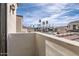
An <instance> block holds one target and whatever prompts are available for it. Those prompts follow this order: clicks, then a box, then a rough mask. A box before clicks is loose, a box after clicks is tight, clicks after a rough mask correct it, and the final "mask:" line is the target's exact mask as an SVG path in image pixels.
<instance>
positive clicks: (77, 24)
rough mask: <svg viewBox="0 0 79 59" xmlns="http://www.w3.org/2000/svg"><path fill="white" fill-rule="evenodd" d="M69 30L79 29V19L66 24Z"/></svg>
mask: <svg viewBox="0 0 79 59" xmlns="http://www.w3.org/2000/svg"><path fill="white" fill-rule="evenodd" d="M68 29H69V31H79V21H73V22H70V23H69V24H68Z"/></svg>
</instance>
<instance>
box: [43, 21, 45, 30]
mask: <svg viewBox="0 0 79 59" xmlns="http://www.w3.org/2000/svg"><path fill="white" fill-rule="evenodd" d="M42 24H43V31H44V25H45V22H44V21H43V22H42Z"/></svg>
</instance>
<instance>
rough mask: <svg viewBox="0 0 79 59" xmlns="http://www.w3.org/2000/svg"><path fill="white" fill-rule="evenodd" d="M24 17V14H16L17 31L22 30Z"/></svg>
mask: <svg viewBox="0 0 79 59" xmlns="http://www.w3.org/2000/svg"><path fill="white" fill-rule="evenodd" d="M22 19H23V16H20V15H17V16H16V32H22Z"/></svg>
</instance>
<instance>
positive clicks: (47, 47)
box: [7, 32, 79, 56]
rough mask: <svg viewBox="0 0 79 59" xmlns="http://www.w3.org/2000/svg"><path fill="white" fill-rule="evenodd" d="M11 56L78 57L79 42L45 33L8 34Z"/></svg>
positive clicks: (8, 51) (8, 48)
mask: <svg viewBox="0 0 79 59" xmlns="http://www.w3.org/2000/svg"><path fill="white" fill-rule="evenodd" d="M7 53H8V55H9V56H11V55H12V56H75V55H76V56H77V55H79V42H76V41H71V40H68V39H64V38H59V37H55V36H53V35H48V34H44V33H39V32H36V33H10V34H8V41H7Z"/></svg>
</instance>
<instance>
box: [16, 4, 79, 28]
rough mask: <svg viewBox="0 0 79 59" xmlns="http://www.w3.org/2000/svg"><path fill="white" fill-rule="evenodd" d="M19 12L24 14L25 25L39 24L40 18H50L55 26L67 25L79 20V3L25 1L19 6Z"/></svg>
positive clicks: (43, 19)
mask: <svg viewBox="0 0 79 59" xmlns="http://www.w3.org/2000/svg"><path fill="white" fill-rule="evenodd" d="M17 14H18V15H22V16H23V25H25V26H29V25H31V24H34V25H35V24H38V20H39V19H41V20H42V21H46V20H48V22H49V24H51V25H53V26H65V25H67V24H68V23H69V22H71V21H75V20H79V4H78V3H23V4H20V5H19V7H18V8H17Z"/></svg>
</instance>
